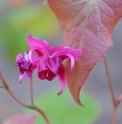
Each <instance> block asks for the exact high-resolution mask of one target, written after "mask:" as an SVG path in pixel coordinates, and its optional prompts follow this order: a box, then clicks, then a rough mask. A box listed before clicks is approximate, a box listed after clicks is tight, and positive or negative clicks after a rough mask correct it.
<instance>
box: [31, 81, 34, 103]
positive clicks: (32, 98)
mask: <svg viewBox="0 0 122 124" xmlns="http://www.w3.org/2000/svg"><path fill="white" fill-rule="evenodd" d="M30 95H31V105H34V97H33V81H32V79H31V80H30Z"/></svg>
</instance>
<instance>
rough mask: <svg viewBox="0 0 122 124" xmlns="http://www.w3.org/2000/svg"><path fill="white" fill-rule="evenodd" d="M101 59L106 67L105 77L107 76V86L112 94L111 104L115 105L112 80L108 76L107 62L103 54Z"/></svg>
mask: <svg viewBox="0 0 122 124" xmlns="http://www.w3.org/2000/svg"><path fill="white" fill-rule="evenodd" d="M103 60H104V65H105V69H106V74H107V78H108V83H109V87H110V92H111V96H112V101H113V106H115V101H116V99H115V95H114V89H113V86H112V81H111V78H110V73H109V69H108V64H107V61H106V57H105V55H104V56H103Z"/></svg>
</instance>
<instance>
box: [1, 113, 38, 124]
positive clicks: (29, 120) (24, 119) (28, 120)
mask: <svg viewBox="0 0 122 124" xmlns="http://www.w3.org/2000/svg"><path fill="white" fill-rule="evenodd" d="M37 117H38V115H37V114H31V115H26V114H23V115H14V116H12V117H10V118H8V119H7V120H5V121H4V122H3V124H34V122H35V121H36V119H37Z"/></svg>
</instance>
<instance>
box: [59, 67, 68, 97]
mask: <svg viewBox="0 0 122 124" xmlns="http://www.w3.org/2000/svg"><path fill="white" fill-rule="evenodd" d="M58 78H59V80H60V81H61V84H62V87H61V90H60V92H59V93H58V95H61V94H62V93H63V91H64V88H65V86H66V85H67V82H66V78H65V73H64V66H63V65H62V67H61V68H59V73H58Z"/></svg>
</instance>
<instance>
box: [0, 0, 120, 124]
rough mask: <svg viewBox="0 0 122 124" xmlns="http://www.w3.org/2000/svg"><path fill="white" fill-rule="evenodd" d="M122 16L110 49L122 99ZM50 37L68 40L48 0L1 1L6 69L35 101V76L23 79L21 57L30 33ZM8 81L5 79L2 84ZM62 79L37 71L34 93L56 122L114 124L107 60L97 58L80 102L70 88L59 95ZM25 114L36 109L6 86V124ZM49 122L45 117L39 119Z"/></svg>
mask: <svg viewBox="0 0 122 124" xmlns="http://www.w3.org/2000/svg"><path fill="white" fill-rule="evenodd" d="M121 32H122V20H120V21H119V22H118V24H117V25H116V27H115V29H114V31H113V45H112V47H111V48H110V49H109V51H108V52H107V53H106V56H107V61H108V65H109V69H110V73H111V79H112V81H113V87H114V90H115V95H116V98H118V96H119V95H120V94H121V93H122V47H121V46H122V34H121ZM29 33H31V34H32V35H33V36H35V37H39V38H41V39H45V40H47V41H48V42H49V43H51V44H52V45H60V44H63V34H62V31H61V30H60V28H59V26H58V22H57V20H56V18H55V16H54V14H53V13H52V12H51V10H50V8H49V7H48V5H45V6H43V0H0V72H2V74H3V76H4V78H5V79H6V81H7V83H8V85H9V86H10V87H11V89H12V91H13V92H14V93H15V95H16V96H17V97H18V98H19V99H21V100H22V101H24V102H26V103H30V94H29V80H28V79H27V78H24V80H23V83H22V84H21V85H20V84H19V83H18V78H19V70H18V69H17V68H16V67H15V64H14V63H15V58H16V56H17V55H18V54H19V53H23V52H24V51H25V50H26V49H28V48H29V47H28V45H27V42H26V38H27V35H28V34H29ZM1 85H2V83H1V82H0V86H1ZM60 87H61V85H60V82H59V81H58V80H57V79H55V80H54V81H52V82H48V81H40V80H39V79H38V78H37V76H36V73H34V95H35V99H36V104H37V105H38V106H39V107H41V108H43V110H44V111H45V112H46V113H47V115H48V116H49V118H50V120H51V122H52V124H74V123H76V124H110V123H111V119H112V112H113V108H112V100H111V94H110V90H109V86H108V82H107V76H106V72H105V68H104V63H103V59H102V58H101V60H100V61H99V62H98V63H97V65H96V66H95V67H94V69H93V70H92V72H91V75H90V76H89V78H88V80H87V81H86V83H85V85H84V86H83V88H82V90H81V101H82V102H83V104H84V105H85V108H82V107H79V106H78V105H77V104H76V103H75V102H74V101H73V99H72V97H71V95H70V93H69V91H68V89H67V88H66V89H67V90H66V91H65V92H64V93H63V94H62V95H61V96H57V93H58V92H59V90H60ZM19 113H30V111H28V110H26V109H25V108H23V107H22V106H20V105H19V104H18V103H16V102H15V101H14V100H13V99H12V98H11V96H10V95H9V94H8V93H7V92H6V91H4V90H2V89H0V124H2V122H3V120H5V119H7V118H9V117H10V116H12V115H15V114H19ZM40 123H42V124H45V122H43V119H42V118H39V119H38V121H37V122H36V124H40ZM117 124H122V104H121V105H120V106H119V110H118V115H117Z"/></svg>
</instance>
